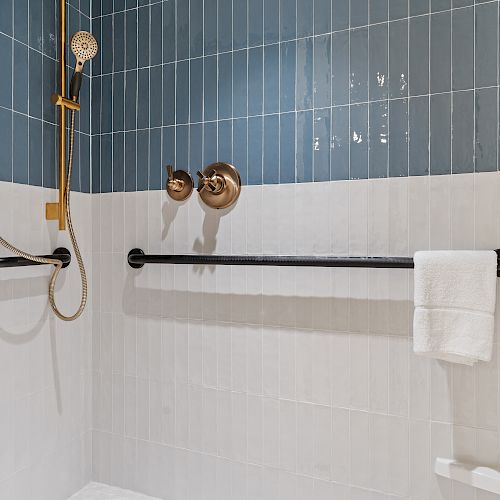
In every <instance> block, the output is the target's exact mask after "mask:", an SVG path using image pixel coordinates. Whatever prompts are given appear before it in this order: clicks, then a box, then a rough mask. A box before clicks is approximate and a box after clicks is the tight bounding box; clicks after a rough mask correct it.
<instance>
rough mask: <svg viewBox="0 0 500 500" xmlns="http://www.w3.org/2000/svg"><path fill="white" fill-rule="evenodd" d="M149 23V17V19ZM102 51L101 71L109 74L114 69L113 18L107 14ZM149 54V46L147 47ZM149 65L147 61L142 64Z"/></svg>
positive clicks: (103, 19)
mask: <svg viewBox="0 0 500 500" xmlns="http://www.w3.org/2000/svg"><path fill="white" fill-rule="evenodd" d="M148 24H149V19H148ZM100 42H101V45H100V53H101V64H102V68H101V73H103V74H108V73H112V71H113V18H112V16H106V17H103V18H102V37H101V40H100ZM145 51H146V53H147V54H149V47H148V48H146V49H145ZM140 65H141V66H147V63H145V64H140Z"/></svg>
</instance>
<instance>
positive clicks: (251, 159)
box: [248, 116, 264, 185]
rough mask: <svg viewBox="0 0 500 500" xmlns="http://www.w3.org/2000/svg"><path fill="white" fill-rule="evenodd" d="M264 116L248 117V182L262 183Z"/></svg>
mask: <svg viewBox="0 0 500 500" xmlns="http://www.w3.org/2000/svg"><path fill="white" fill-rule="evenodd" d="M263 128H264V127H263V118H262V117H261V116H255V117H250V118H249V119H248V144H249V147H248V184H250V185H252V184H254V185H255V184H257V185H258V184H262V155H263V143H262V139H263Z"/></svg>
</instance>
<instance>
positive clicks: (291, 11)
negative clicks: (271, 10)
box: [280, 0, 297, 41]
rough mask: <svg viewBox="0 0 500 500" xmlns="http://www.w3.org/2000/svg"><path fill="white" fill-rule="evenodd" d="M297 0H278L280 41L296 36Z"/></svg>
mask: <svg viewBox="0 0 500 500" xmlns="http://www.w3.org/2000/svg"><path fill="white" fill-rule="evenodd" d="M296 4H297V0H280V35H281V41H286V40H294V39H295V38H296V36H297V27H296V26H297V16H296V12H297V8H296Z"/></svg>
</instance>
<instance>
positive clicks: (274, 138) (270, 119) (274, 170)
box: [263, 115, 280, 184]
mask: <svg viewBox="0 0 500 500" xmlns="http://www.w3.org/2000/svg"><path fill="white" fill-rule="evenodd" d="M279 125H280V118H279V116H278V115H269V116H265V117H264V169H263V170H264V176H263V180H264V184H278V183H279V170H280V168H279V167H280V163H279V158H280V156H279V154H280V126H279Z"/></svg>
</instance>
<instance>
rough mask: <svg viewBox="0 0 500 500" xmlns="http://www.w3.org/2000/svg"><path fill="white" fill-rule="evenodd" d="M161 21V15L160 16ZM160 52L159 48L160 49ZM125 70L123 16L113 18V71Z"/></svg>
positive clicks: (121, 13) (117, 15)
mask: <svg viewBox="0 0 500 500" xmlns="http://www.w3.org/2000/svg"><path fill="white" fill-rule="evenodd" d="M160 19H161V15H160ZM160 51H161V48H160ZM124 69H125V14H124V13H123V12H120V13H119V14H115V15H114V16H113V71H115V72H116V71H123V70H124Z"/></svg>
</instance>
